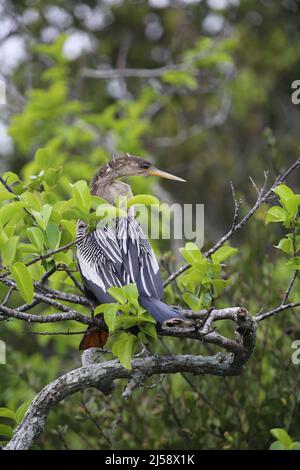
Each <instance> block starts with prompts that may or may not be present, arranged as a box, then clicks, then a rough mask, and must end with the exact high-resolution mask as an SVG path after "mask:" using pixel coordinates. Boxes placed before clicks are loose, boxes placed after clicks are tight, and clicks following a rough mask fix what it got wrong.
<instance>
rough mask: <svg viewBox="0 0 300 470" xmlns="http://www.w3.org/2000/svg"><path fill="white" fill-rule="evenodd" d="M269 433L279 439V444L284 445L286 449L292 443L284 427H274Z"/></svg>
mask: <svg viewBox="0 0 300 470" xmlns="http://www.w3.org/2000/svg"><path fill="white" fill-rule="evenodd" d="M271 434H272V435H273V436H274V437H275V438H276V439H277V440H278V441H279V442H281V444H283V445H284V447H285V448H286V449H288V448H289V447H290V446H291V445H292V444H293V441H292V439H291V438H290V436H289V435H288V433H287V432H286V430H285V429H280V428H274V429H271Z"/></svg>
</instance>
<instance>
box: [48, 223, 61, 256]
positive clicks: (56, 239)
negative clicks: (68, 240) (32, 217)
mask: <svg viewBox="0 0 300 470" xmlns="http://www.w3.org/2000/svg"><path fill="white" fill-rule="evenodd" d="M46 236H47V241H48V246H49V248H50V249H51V250H55V249H56V248H57V247H58V246H59V243H60V239H61V232H60V230H59V228H58V226H57V225H56V224H54V223H52V222H50V223H49V224H48V225H47V229H46Z"/></svg>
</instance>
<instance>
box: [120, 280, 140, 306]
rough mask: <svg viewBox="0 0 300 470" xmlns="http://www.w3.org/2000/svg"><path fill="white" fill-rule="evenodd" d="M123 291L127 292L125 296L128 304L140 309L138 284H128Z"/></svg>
mask: <svg viewBox="0 0 300 470" xmlns="http://www.w3.org/2000/svg"><path fill="white" fill-rule="evenodd" d="M123 290H124V292H125V296H126V298H127V300H128V302H129V303H131V304H132V305H134V306H135V307H138V305H139V303H138V297H139V293H138V290H137V287H136V284H133V283H131V284H127V285H126V286H124V287H123Z"/></svg>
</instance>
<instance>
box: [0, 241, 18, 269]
mask: <svg viewBox="0 0 300 470" xmlns="http://www.w3.org/2000/svg"><path fill="white" fill-rule="evenodd" d="M18 241H19V237H16V236H14V237H11V238H9V239H8V240H7V242H5V243H4V245H3V246H2V249H1V256H2V263H3V265H4V266H10V265H11V264H12V263H13V262H14V260H15V256H16V252H17V245H18Z"/></svg>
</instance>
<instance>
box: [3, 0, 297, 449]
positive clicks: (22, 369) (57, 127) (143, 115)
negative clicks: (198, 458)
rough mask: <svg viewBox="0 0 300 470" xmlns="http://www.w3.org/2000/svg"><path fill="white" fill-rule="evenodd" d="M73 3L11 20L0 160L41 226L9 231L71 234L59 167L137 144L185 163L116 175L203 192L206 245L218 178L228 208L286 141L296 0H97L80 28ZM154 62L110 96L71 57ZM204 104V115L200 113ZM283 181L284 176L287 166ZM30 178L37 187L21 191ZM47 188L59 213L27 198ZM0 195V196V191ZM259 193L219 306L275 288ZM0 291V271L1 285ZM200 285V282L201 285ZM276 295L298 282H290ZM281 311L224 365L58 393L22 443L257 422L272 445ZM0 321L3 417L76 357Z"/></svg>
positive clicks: (278, 413)
mask: <svg viewBox="0 0 300 470" xmlns="http://www.w3.org/2000/svg"><path fill="white" fill-rule="evenodd" d="M79 3H81V2H68V1H64V2H59V1H57V2H51V4H53V5H57V6H59V7H61V8H64V10H65V11H67V12H68V13H69V15H70V17H71V19H72V26H69V28H61V30H60V31H59V33H60V34H59V36H58V37H57V38H56V39H55V40H54V41H52V42H51V43H50V44H46V43H43V42H42V41H41V32H42V30H43V28H45V26H47V20H46V17H45V15H44V12H45V8H46V6H47V5H48V4H47V3H46V2H43V1H40V2H37V3H36V4H35V7H34V8H36V9H37V11H38V12H39V14H40V16H39V19H38V20H37V21H36V22H35V23H33V24H31V25H27V26H26V28H25V29H23V28H22V27H21V25H20V24H18V26H17V28H19V29H17V31H18V32H19V33H20V34H22V35H23V36H24V38H25V41H26V45H27V50H28V58H27V60H26V62H24V63H23V64H21V65H20V66H19V67H18V69H17V70H16V71H15V73H14V74H13V76H11V77H7V78H8V79H9V81H10V82H11V83H13V84H14V86H15V87H16V88H17V89H18V90H19V92H20V94H21V95H22V96H23V97H24V100H23V99H22V100H21V101H20V102H21V103H22V104H20V102H19V101H18V98H17V97H16V95H15V94H14V93H13V91H12V90H10V88H8V101H9V103H10V102H11V103H14V104H16V105H17V107H18V110H13V112H11V113H10V115H9V116H8V117H7V116H5V115H3V120H6V122H7V123H8V124H9V133H10V135H11V136H12V138H13V141H14V152H13V154H12V155H10V156H9V158H6V159H5V160H4V159H3V161H1V162H0V163H1V166H2V168H1V172H2V174H3V173H5V172H8V171H9V172H13V173H15V174H17V175H19V178H20V182H17V183H16V184H15V185H14V188H15V190H16V191H17V192H18V194H20V195H22V196H21V201H20V202H21V203H22V201H23V204H25V205H26V207H27V208H28V209H29V210H36V214H35V215H36V221H39V224H38V225H39V228H40V229H41V233H42V238H41V236H40V232H39V234H38V233H37V231H35V233H30V234H29V233H28V232H26V237H28V238H27V239H26V240H27V243H28V242H29V243H28V244H31V245H32V246H33V247H35V251H34V250H33V248H32V250H33V251H32V252H31V253H35V252H36V251H37V252H39V250H43V249H46V248H48V249H49V248H52V249H53V248H55V247H57V246H59V245H63V244H64V243H67V242H68V241H71V240H72V238H73V237H74V230H75V221H76V218H78V216H80V217H81V216H84V214H85V215H86V216H87V214H88V207H85V206H84V201H86V198H83V199H81V197H80V195H81V194H84V193H82V191H84V189H82V188H81V190H80V191H79V192H78V193H77V192H76V189H75V190H74V189H73V191H72V188H71V187H70V183H71V184H75V185H76V184H78V181H80V180H81V181H88V180H89V179H90V177H91V176H92V175H93V173H94V172H95V170H96V169H97V168H98V167H99V166H100V165H101V164H103V163H104V162H105V161H106V159H107V158H109V156H110V154H111V153H112V152H115V153H117V154H120V153H122V152H126V151H128V152H130V153H133V154H137V155H141V156H145V157H146V156H149V155H150V156H151V157H152V158H154V159H155V161H156V163H157V166H158V167H161V168H162V169H166V170H170V171H172V172H174V173H176V174H178V175H180V176H182V177H183V178H185V179H187V180H188V185H189V186H188V190H187V189H186V186H185V187H184V186H183V185H182V186H180V185H173V184H172V183H168V182H166V183H160V184H161V186H160V187H157V186H156V185H157V183H156V182H155V181H153V180H151V179H150V178H149V179H140V178H132V179H131V181H130V183H131V184H132V186H133V190H134V192H136V193H151V192H153V193H154V194H155V195H157V194H158V193H159V194H158V195H159V197H160V198H161V199H163V197H164V195H167V196H168V197H170V198H172V199H173V200H177V201H180V202H182V203H188V202H190V203H191V202H192V203H205V207H206V214H205V221H206V237H205V244H206V245H207V246H208V247H209V246H210V244H211V243H212V242H213V241H215V240H217V239H218V237H219V235H220V234H222V233H223V232H225V230H226V229H227V228H228V227H229V226H230V224H231V220H232V200H231V192H230V186H229V181H230V180H233V181H234V182H235V185H236V188H237V189H238V192H239V196H241V197H242V198H243V201H244V204H243V206H242V209H241V210H242V212H243V211H246V210H247V208H248V204H250V202H249V201H251V200H253V199H254V198H255V190H254V188H253V186H252V185H251V183H250V182H249V175H251V176H252V177H253V178H254V179H255V181H257V182H262V181H263V170H264V169H267V168H268V169H269V170H270V177H272V176H273V175H276V174H277V170H278V169H279V168H281V167H282V166H284V165H287V164H288V163H289V162H290V161H292V159H294V158H295V155H296V153H297V147H298V146H299V129H298V126H299V108H298V107H297V106H294V105H293V104H292V103H291V98H290V96H291V83H292V81H293V80H295V79H297V78H299V72H300V70H299V63H300V61H299V58H300V48H299V44H300V42H299V30H298V24H299V7H297V5H296V2H288V4H289V6H287V2H286V6H283V5H282V4H281V2H254V1H252V0H245V1H242V2H240V3H239V4H238V5H234V2H231V3H230V4H229V3H228V5H227V7H226V8H224V9H223V10H217V11H214V10H213V9H212V7H210V6H209V2H205V1H202V2H195V4H192V5H185V4H184V2H174V5H173V2H170V3H172V5H169V6H168V7H166V8H155V7H152V6H151V5H149V4H148V2H146V1H139V2H133V1H123V2H119V3H118V2H116V4H115V5H113V6H109V5H108V3H107V2H105V5H104V2H103V5H101V7H102V8H103V11H104V12H105V14H106V15H107V16H106V20H107V23H106V26H105V27H103V28H102V29H99V30H96V31H95V30H94V31H92V30H89V28H87V27H86V26H85V25H84V24H83V23H82V22H81V21H80V20H79V19H78V16H76V15H75V13H74V12H75V11H76V8H75V7H76V6H78V4H79ZM101 3H102V2H101ZM175 3H176V4H175ZM293 5H296V7H293ZM93 6H94V5H93ZM28 7H29V4H28V5H27V3H26V2H25V1H24V2H18V5H17V6H14V11H15V14H16V15H22V14H23V13H24V11H25V9H26V8H28ZM293 8H294V11H293ZM212 12H214V13H217V14H218V15H221V17H223V21H224V27H223V29H222V31H221V32H220V33H219V34H217V35H215V36H214V35H209V34H204V33H203V29H202V27H201V24H202V22H203V20H204V19H205V17H206V16H207V15H208V14H209V13H212ZM19 17H20V16H19ZM151 22H154V23H156V24H158V25H160V27H161V30H162V34H161V36H160V37H158V38H156V39H153V38H151V36H148V37H147V35H145V28H146V27H147V25H149V24H150V23H151ZM72 28H73V29H72ZM64 29H67V31H65V30H64ZM73 30H80V31H86V32H88V34H89V35H90V36H91V38H92V39H93V40H94V41H95V50H94V51H93V52H92V53H87V54H83V55H81V56H80V57H79V58H77V59H76V60H68V59H66V57H65V56H64V54H63V53H62V50H63V44H64V43H65V41H66V39H67V38H68V36H69V35H70V34H71V33H72V32H73ZM126 44H128V46H126ZM124 49H125V52H124ZM122 61H123V62H124V61H125V64H124V63H123V64H122ZM172 63H175V64H178V63H180V64H183V69H182V70H179V71H174V70H171V71H170V70H167V71H166V72H164V73H162V74H160V76H159V77H156V78H154V79H153V78H151V79H147V78H143V79H140V78H129V79H126V82H123V81H122V80H120V81H119V82H118V83H117V85H118V86H120V87H123V88H124V87H125V92H124V93H123V95H122V96H120V97H116V96H113V95H112V93H111V92H110V88H109V86H108V85H109V82H111V81H112V80H98V79H92V78H88V77H85V76H84V73H83V70H84V69H86V68H97V67H103V66H111V67H114V68H115V67H123V66H124V65H125V66H126V67H130V68H156V67H163V66H165V65H168V64H169V65H170V64H172ZM227 102H228V103H230V107H229V108H228V109H227V107H226V103H227ZM224 103H225V105H224ZM219 112H221V114H220V117H219V120H218V119H213V118H214V117H215V116H218V113H219ZM5 176H9V177H10V179H9V180H8V181H9V182H11V183H13V182H14V179H16V178H15V177H14V175H13V174H12V173H6V174H5ZM33 176H34V178H33ZM289 184H290V185H291V186H292V187H293V189H294V190H295V192H296V193H297V192H299V176H298V175H296V176H295V177H294V178H292V179H291V180H290V181H289ZM73 188H74V186H73ZM75 188H76V186H75ZM1 189H2V188H1ZM162 189H163V190H164V191H162ZM24 193H27V196H26V195H25V196H24ZM32 193H33V194H35V195H37V194H38V197H37V199H38V200H37V201H36V200H35V199H32V197H31V196H30V194H32ZM39 193H41V196H40V195H39ZM220 195H222V197H220ZM3 197H4V196H3ZM22 198H23V199H22ZM59 201H73V202H71V203H70V207H69V208H66V207H64V208H62V206H59V207H60V209H61V211H63V210H64V211H65V212H67V214H65V213H64V217H63V220H61V214H62V212H59V211H58V216H56V215H55V214H54V215H53V213H52V215H51V217H53V219H51V220H50V219H48V215H49V214H48V209H47V207H46V209H45V208H44V209H43V208H42V207H41V203H42V205H43V206H45V205H46V206H47V205H48V206H51V207H53V206H55V204H57V203H59ZM247 201H248V202H247ZM2 202H3V201H2ZM2 202H1V207H2V206H3V207H5V206H6V205H7V204H6V202H5V199H4V202H3V204H2ZM275 202H276V201H275ZM10 204H12V202H9V205H10ZM16 204H19V203H16ZM75 205H76V206H77V209H78V208H79V209H78V210H79V211H81V212H80V213H78V210H75V209H74V206H75ZM57 207H58V206H56V208H57ZM67 209H68V210H69V212H68V211H67ZM266 209H267V208H262V209H261V210H260V211H259V212H258V213H257V214H256V216H255V218H254V219H253V220H252V221H251V222H250V223H249V224H248V226H247V228H246V229H245V230H244V231H243V232H241V233H240V234H239V235H238V236H237V237H236V239H235V240H234V245H235V246H238V247H239V251H238V255H237V256H235V257H233V258H232V260H230V267H228V266H227V267H226V268H225V278H226V279H228V278H229V277H230V278H231V281H232V282H231V285H230V286H227V285H226V286H225V285H224V286H222V290H221V292H220V295H219V296H218V298H217V299H216V304H217V305H218V306H219V307H225V306H228V305H243V306H245V307H247V308H248V310H249V311H250V312H251V313H253V314H255V313H257V312H258V311H260V310H261V309H264V310H265V309H267V308H269V307H273V306H276V305H278V304H279V303H280V301H281V298H282V295H283V292H284V290H285V288H286V285H287V283H288V280H289V278H290V275H291V267H289V266H287V260H288V258H287V257H286V256H285V255H284V254H282V253H280V251H279V250H277V249H276V248H274V246H275V245H278V243H279V240H280V239H282V238H283V237H284V236H285V234H286V233H288V231H287V230H286V229H285V228H280V227H281V226H280V225H279V224H278V226H277V225H274V224H270V225H265V223H264V218H265V213H266ZM1 210H2V209H0V211H1ZM52 210H53V209H52ZM15 211H16V213H15V219H14V220H13V218H10V216H9V215H7V217H8V218H9V224H8V225H9V227H8V231H7V226H6V228H5V231H4V236H3V235H2V234H3V232H0V238H1V240H0V241H1V244H2V245H3V244H7V243H8V244H9V245H8V248H6V249H4V254H3V252H2V261H3V257H4V258H5V257H6V258H5V260H4V261H5V262H3V264H4V265H10V264H12V263H15V262H16V261H19V260H20V259H22V257H23V256H24V251H22V250H24V246H22V245H21V246H20V240H19V239H16V238H15V237H16V236H20V234H21V241H22V243H24V236H25V235H24V233H25V231H26V230H27V229H28V227H31V226H32V221H31V220H30V217H29V216H28V214H27V215H26V214H25V216H24V218H22V221H20V220H19V218H20V214H21V213H23V212H24V211H23V208H22V207H21V205H19V209H18V206H16V207H15ZM2 215H3V214H2ZM4 217H5V213H4ZM55 217H56V219H55ZM0 218H1V214H0ZM63 221H66V222H65V224H64V222H63ZM49 223H51V224H52V225H51V226H50V227H49ZM22 224H24V225H22ZM57 227H58V230H57ZM3 237H4V238H3ZM30 237H31V239H30ZM39 244H42V245H43V246H41V245H39ZM155 248H156V251H157V254H158V257H159V261H160V264H161V265H162V266H163V267H164V270H163V274H164V276H167V275H168V272H172V271H173V270H174V268H175V266H176V265H177V263H178V259H180V260H181V261H183V259H182V258H178V259H176V258H175V256H174V247H170V246H168V245H167V244H166V242H165V241H164V242H162V243H156V244H155ZM171 248H172V251H170V250H171ZM27 249H28V247H27ZM1 250H2V246H1ZM27 254H28V252H27ZM183 254H184V253H183ZM28 256H30V252H29V254H28ZM55 261H56V262H63V263H66V264H67V265H68V266H70V267H75V262H74V260H73V254H72V250H69V252H66V253H63V254H60V255H56V256H55ZM217 262H218V261H217ZM46 268H47V266H45V265H43V264H42V263H40V264H38V265H37V266H36V267H35V268H34V269H32V272H31V276H33V277H34V276H36V278H39V276H41V274H42V273H43V272H44V270H45V269H46ZM294 268H295V267H294ZM25 276H26V275H25ZM21 277H22V278H24V273H23V276H21ZM78 279H79V277H78ZM190 282H192V281H190ZM53 286H54V287H55V286H56V287H57V288H60V289H61V290H64V289H65V290H66V291H72V289H73V287H72V284H71V282H70V280H69V279H68V278H67V277H66V275H65V273H57V274H56V275H55V278H54V280H53ZM223 287H224V288H225V291H223ZM19 290H20V293H21V289H19ZM24 290H25V293H24V295H25V296H26V295H28V296H30V292H28V290H27V289H24ZM194 290H195V288H194V286H192V287H191V288H190V289H189V285H188V283H186V284H184V280H183V281H180V283H179V286H178V288H176V289H174V290H172V289H171V288H170V287H168V289H166V297H165V298H166V301H168V302H169V303H177V304H180V303H182V304H183V305H184V300H185V301H187V303H189V302H190V304H189V305H191V307H192V306H193V305H194V304H193V301H195V299H192V298H191V297H189V295H194ZM6 292H7V288H4V287H3V285H2V284H1V286H0V295H1V299H3V298H4V297H5V294H6ZM178 292H180V295H179V293H178ZM183 293H184V295H185V298H184V297H182V294H183ZM203 293H204V294H206V293H207V292H206V291H205V289H204V292H203ZM199 297H200V296H199V295H198V300H199ZM292 299H293V300H300V299H299V284H298V283H297V284H296V285H295V288H294V290H293V295H292ZM202 300H203V297H202ZM18 302H20V297H19V295H18V294H14V295H13V296H12V299H11V304H10V305H11V306H14V305H17V303H18ZM208 302H211V299H208ZM47 312H48V310H46V309H44V310H43V313H47ZM299 324H300V323H299V313H298V312H297V311H289V312H284V313H282V314H281V315H280V316H278V317H277V318H274V319H270V320H267V321H266V322H264V324H261V325H260V328H259V331H258V340H257V348H256V351H255V353H254V355H253V357H252V359H251V360H250V362H249V363H248V365H247V367H246V369H245V372H244V374H243V375H242V376H240V377H234V378H225V379H224V378H217V377H209V376H204V377H192V376H189V375H183V374H175V375H174V376H172V377H168V378H165V379H164V380H163V381H162V382H161V383H160V384H158V385H157V387H155V388H151V389H141V390H137V391H136V392H135V393H134V395H133V396H132V398H131V399H130V400H129V401H124V400H123V399H122V398H121V394H122V388H123V386H124V384H123V383H119V384H118V387H117V389H116V390H115V391H114V393H113V394H112V395H111V396H109V397H104V396H103V395H102V394H100V392H97V391H93V390H86V391H85V392H84V393H83V394H82V395H79V394H77V395H75V396H73V397H70V398H69V399H68V400H66V401H65V402H64V403H62V404H60V405H59V406H58V407H57V408H56V410H55V411H54V412H52V413H51V414H50V416H49V420H48V422H47V427H46V431H45V433H44V434H43V435H42V436H41V438H40V440H39V442H38V445H37V448H41V449H64V448H71V449H85V448H88V449H99V448H101V449H137V448H145V449H151V448H155V449H162V448H171V449H175V448H186V449H189V448H206V449H212V448H218V449H248V448H250V449H265V448H269V446H270V444H271V443H272V441H273V440H274V438H273V437H272V435H271V433H270V430H271V429H273V436H274V437H275V438H276V439H277V441H276V442H281V441H282V442H283V444H282V445H283V446H284V445H286V447H288V446H289V445H291V443H290V442H289V441H288V439H287V437H286V435H282V433H281V434H280V432H279V433H278V432H276V429H277V428H284V429H285V430H286V431H287V432H288V433H289V434H290V436H292V438H293V439H294V440H299V439H300V437H299V436H300V414H299V413H300V411H299V367H297V366H295V365H292V363H291V354H292V349H291V344H292V342H293V341H294V340H296V339H298V338H299V337H300V331H299ZM69 327H71V328H73V329H76V328H77V329H78V325H77V326H76V324H75V325H72V324H70V323H68V324H65V325H63V324H57V325H53V326H52V325H51V326H49V327H48V326H47V331H55V330H58V331H61V330H62V329H67V328H69ZM226 329H227V326H226V325H224V331H226ZM34 330H35V331H43V330H44V327H42V326H41V325H39V326H32V325H31V326H30V331H31V332H32V331H34ZM226 332H227V333H229V331H226ZM0 337H1V339H4V340H5V342H6V344H7V348H8V350H7V365H5V366H4V365H0V378H1V380H0V382H1V394H0V406H2V407H3V408H5V409H7V408H9V409H10V410H12V411H13V412H16V416H15V415H13V414H11V415H10V416H7V411H6V412H5V411H2V414H1V409H0V416H2V418H0V419H1V423H3V424H1V426H8V427H11V424H12V423H13V422H14V420H19V419H20V417H21V416H22V414H23V413H24V411H25V409H26V406H27V405H28V403H29V401H30V400H31V399H32V398H33V397H34V395H35V394H36V393H37V392H38V391H40V389H41V388H42V387H43V386H45V385H46V384H47V383H48V382H49V381H51V380H52V379H54V378H56V377H57V376H58V375H59V374H62V373H63V372H65V371H67V370H70V369H72V368H74V367H77V366H79V365H80V355H79V352H78V350H77V348H78V337H77V336H48V337H47V336H38V335H32V334H30V333H29V326H28V325H27V324H24V323H22V322H18V321H10V322H0ZM155 351H157V352H161V353H163V352H166V351H171V352H172V353H173V354H176V353H195V354H200V353H203V354H208V353H210V352H212V351H214V350H213V349H212V348H208V347H207V346H205V345H202V344H198V342H197V343H194V342H193V341H191V340H185V341H182V340H180V339H177V340H174V339H164V340H163V341H161V340H160V341H159V342H157V343H155ZM5 414H6V415H5ZM274 428H275V429H274ZM274 431H275V432H274ZM7 433H9V431H8V429H7V428H1V427H0V434H1V435H3V436H5V435H7ZM284 443H285V444H284ZM280 445H281V444H273V447H274V448H276V446H277V447H278V446H279V448H280Z"/></svg>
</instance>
